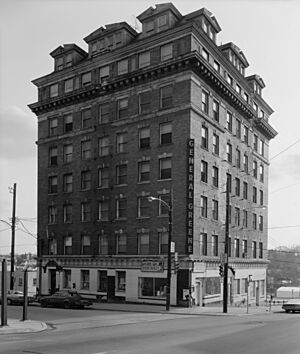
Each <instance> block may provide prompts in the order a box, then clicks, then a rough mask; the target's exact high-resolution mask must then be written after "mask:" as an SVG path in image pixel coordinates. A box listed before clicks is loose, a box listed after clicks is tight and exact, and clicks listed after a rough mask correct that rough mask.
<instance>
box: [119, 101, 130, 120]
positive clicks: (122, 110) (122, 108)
mask: <svg viewBox="0 0 300 354" xmlns="http://www.w3.org/2000/svg"><path fill="white" fill-rule="evenodd" d="M117 102H118V119H123V118H126V117H127V116H128V97H126V98H122V99H120V100H118V101H117Z"/></svg>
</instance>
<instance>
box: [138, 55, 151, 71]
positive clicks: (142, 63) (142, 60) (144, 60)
mask: <svg viewBox="0 0 300 354" xmlns="http://www.w3.org/2000/svg"><path fill="white" fill-rule="evenodd" d="M149 65H150V52H143V53H140V54H139V68H140V69H141V68H145V67H146V66H149Z"/></svg>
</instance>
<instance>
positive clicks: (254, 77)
mask: <svg viewBox="0 0 300 354" xmlns="http://www.w3.org/2000/svg"><path fill="white" fill-rule="evenodd" d="M246 80H247V81H252V80H254V81H256V82H257V83H258V85H259V86H260V87H261V88H264V87H266V85H265V83H264V80H263V79H262V78H261V77H260V76H259V75H257V74H254V75H251V76H247V77H246Z"/></svg>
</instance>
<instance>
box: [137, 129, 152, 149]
mask: <svg viewBox="0 0 300 354" xmlns="http://www.w3.org/2000/svg"><path fill="white" fill-rule="evenodd" d="M149 147H150V128H141V129H139V148H140V149H147V148H149Z"/></svg>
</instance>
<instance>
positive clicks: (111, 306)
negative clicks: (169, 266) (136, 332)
mask: <svg viewBox="0 0 300 354" xmlns="http://www.w3.org/2000/svg"><path fill="white" fill-rule="evenodd" d="M92 309H93V310H99V311H122V312H139V313H160V314H167V313H169V314H174V315H195V316H203V315H204V316H238V317H241V316H251V315H256V314H272V313H273V312H278V311H281V305H272V308H271V311H269V307H266V306H251V307H249V309H248V313H247V308H246V307H231V306H228V311H227V313H223V308H222V306H205V307H199V306H193V307H190V308H187V307H171V308H170V311H166V309H165V306H163V305H149V304H137V303H107V302H101V303H94V304H93V306H92ZM7 323H8V325H7V326H4V327H1V326H0V335H1V334H21V333H31V332H41V331H44V330H46V329H47V324H46V323H44V322H40V321H31V320H27V321H20V320H15V319H8V321H7Z"/></svg>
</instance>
